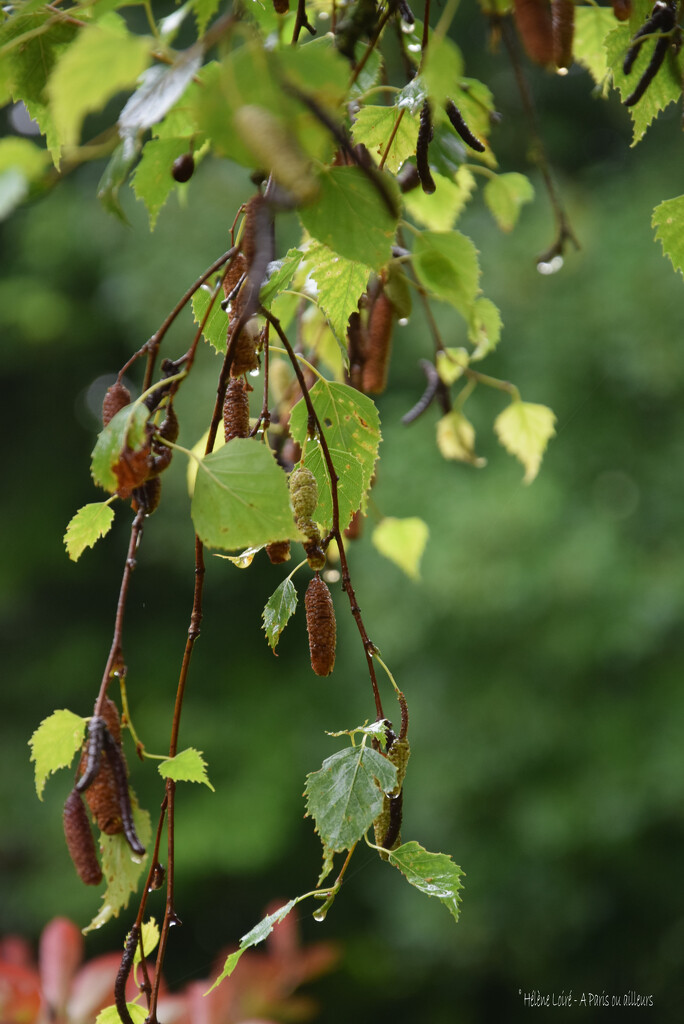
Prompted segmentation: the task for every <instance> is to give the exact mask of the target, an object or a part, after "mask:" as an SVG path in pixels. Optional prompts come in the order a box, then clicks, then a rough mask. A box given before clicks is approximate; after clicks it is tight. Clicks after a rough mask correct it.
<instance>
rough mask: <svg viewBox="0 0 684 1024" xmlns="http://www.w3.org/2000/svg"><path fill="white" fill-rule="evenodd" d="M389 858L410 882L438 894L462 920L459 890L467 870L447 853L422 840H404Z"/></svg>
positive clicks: (430, 893)
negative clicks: (425, 845) (432, 850)
mask: <svg viewBox="0 0 684 1024" xmlns="http://www.w3.org/2000/svg"><path fill="white" fill-rule="evenodd" d="M387 853H388V859H389V860H390V861H391V863H392V864H394V866H395V867H397V868H399V870H400V871H401V873H402V874H403V875H404V877H405V878H406V881H407V882H410V884H411V885H414V886H415V887H416V889H420V891H421V892H424V893H425V895H426V896H436V897H437V899H438V900H440V901H441V902H442V903H443V904H444V906H445V907H446V908H447V910H448V911H449V913H450V914H451V915H452V916H453V918H454V920H455V921H458V914H459V903H460V902H461V897H460V896H459V891H460V890H461V889H462V888H463V885H462V884H461V878H462V877H463V874H464V872H463V871H462V870H461V868H460V867H459V866H458V864H454V862H453V860H452V859H451V857H449V856H448V855H447V854H446V853H428V851H427V850H425V849H424V848H423V847H422V846H421V845H420V844H419V843H416V842H410V843H404V844H403V845H402V846H399V847H397V849H396V850H388V851H387Z"/></svg>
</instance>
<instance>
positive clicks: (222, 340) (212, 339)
mask: <svg viewBox="0 0 684 1024" xmlns="http://www.w3.org/2000/svg"><path fill="white" fill-rule="evenodd" d="M169 177H170V175H169ZM211 293H212V289H211V288H208V287H204V288H198V289H197V291H196V292H195V294H194V295H193V297H192V315H193V317H194V318H195V323H196V324H198V325H199V324H201V323H202V320H203V319H204V316H205V315H206V312H207V310H208V309H209V303H210V302H211ZM221 300H222V295H217V296H216V298H215V299H214V305H213V306H212V307H211V313H210V314H209V319H208V320H207V322H206V323H205V325H204V329H203V331H202V334H203V335H204V340H205V341H208V342H209V344H210V345H213V346H214V348H215V349H216V351H217V352H225V351H226V340H227V337H228V314H227V313H226V312H225V310H223V309H221Z"/></svg>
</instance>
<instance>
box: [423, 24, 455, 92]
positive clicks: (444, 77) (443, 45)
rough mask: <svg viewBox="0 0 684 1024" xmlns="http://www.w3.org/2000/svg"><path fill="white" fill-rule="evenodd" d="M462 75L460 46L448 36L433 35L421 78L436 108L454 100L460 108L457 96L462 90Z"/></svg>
mask: <svg viewBox="0 0 684 1024" xmlns="http://www.w3.org/2000/svg"><path fill="white" fill-rule="evenodd" d="M462 75H463V57H462V56H461V51H460V50H459V48H458V46H456V44H455V43H454V42H452V40H451V39H449V37H448V36H441V37H440V36H438V35H437V34H436V33H433V35H432V36H431V37H430V45H429V46H428V48H427V54H426V56H425V63H424V65H423V68H422V71H421V78H422V79H423V81H424V83H425V86H426V87H427V91H428V94H429V96H430V99H431V100H432V102H433V104H435V106H436V107H441V106H443V105H444V103H445V102H446V100H447V99H453V100H454V103H456V105H457V106H458V100H457V99H456V95H455V94H457V93H458V91H459V89H460V84H461V77H462Z"/></svg>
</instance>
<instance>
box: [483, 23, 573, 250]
mask: <svg viewBox="0 0 684 1024" xmlns="http://www.w3.org/2000/svg"><path fill="white" fill-rule="evenodd" d="M496 22H497V24H498V25H499V27H500V29H501V38H502V39H503V42H504V46H505V47H506V52H507V53H508V58H509V60H510V62H511V67H512V68H513V74H514V76H515V81H516V84H517V86H518V92H519V93H520V99H521V100H522V105H523V109H524V111H525V116H526V117H527V121H528V124H529V132H530V139H531V142H532V153H533V158H532V159H533V161H534V163H535V164H536V165H537V167H538V168H539V171H540V173H541V176H542V178H543V180H544V186H545V188H546V191H547V194H548V197H549V200H550V202H551V208H552V209H553V215H554V218H555V220H556V238H555V241H554V242H553V243H552V245H551V246H550V247H549V248H548V249H547V250H546V251H545V252H543V253H542V254H541V255H540V256H538V257H537V263H545V262H548V260H551V259H553V257H554V256H562V254H563V252H564V251H565V246H566V244H567V243H568V242H572V244H573V245H574V246H575V248H576V249H579V248H580V244H579V242H578V241H577V237H576V235H575V232H574V231H573V229H572V225H571V224H570V221H569V219H568V215H567V213H566V212H565V207H564V206H563V203H562V201H561V198H560V196H559V195H558V191H557V189H556V185H555V182H554V180H553V177H552V175H551V168H550V166H549V159H548V156H547V155H546V147H545V146H544V140H543V139H542V137H541V133H540V131H539V125H538V122H537V113H536V109H535V106H534V100H533V98H532V93H531V91H530V87H529V85H528V83H527V79H526V78H525V75H524V74H523V69H522V65H521V62H520V55H519V52H518V48H517V43H516V39H515V36H514V34H513V29H512V25H511V24H510V22H509V20H508V19H507V18H497V19H496Z"/></svg>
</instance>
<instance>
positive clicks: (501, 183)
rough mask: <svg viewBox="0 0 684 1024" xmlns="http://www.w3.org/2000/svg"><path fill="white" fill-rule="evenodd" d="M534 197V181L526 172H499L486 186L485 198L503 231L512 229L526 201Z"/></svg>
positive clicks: (530, 200) (528, 201) (529, 201)
mask: <svg viewBox="0 0 684 1024" xmlns="http://www.w3.org/2000/svg"><path fill="white" fill-rule="evenodd" d="M533 199H534V189H533V187H532V182H531V181H530V179H529V178H526V177H525V175H524V174H517V173H515V172H511V173H510V174H497V176H496V177H495V178H490V180H489V181H488V182H487V184H486V185H485V187H484V200H485V202H486V204H487V206H488V207H489V209H490V210H491V212H492V214H493V216H494V220H495V221H496V223H497V224H498V225H499V227H500V228H501V230H502V231H512V230H513V228H514V227H515V224H516V222H517V220H518V217H519V216H520V210H521V209H522V207H523V205H524V204H525V203H531V202H532V200H533Z"/></svg>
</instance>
